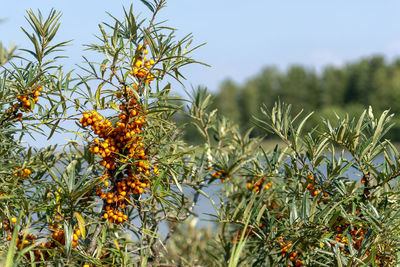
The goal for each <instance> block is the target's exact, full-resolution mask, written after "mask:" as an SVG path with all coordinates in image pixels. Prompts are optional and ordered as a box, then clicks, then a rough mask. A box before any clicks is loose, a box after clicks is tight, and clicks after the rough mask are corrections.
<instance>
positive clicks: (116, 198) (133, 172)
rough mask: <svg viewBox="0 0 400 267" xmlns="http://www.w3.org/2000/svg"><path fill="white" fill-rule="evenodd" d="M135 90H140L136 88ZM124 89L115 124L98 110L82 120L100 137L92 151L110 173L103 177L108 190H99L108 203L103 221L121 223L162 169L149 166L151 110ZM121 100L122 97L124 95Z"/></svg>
mask: <svg viewBox="0 0 400 267" xmlns="http://www.w3.org/2000/svg"><path fill="white" fill-rule="evenodd" d="M133 88H134V89H137V87H136V86H133ZM124 90H125V92H124V100H123V101H122V104H121V105H120V107H119V109H120V114H119V116H118V119H119V120H118V121H117V122H116V123H115V125H113V124H112V123H111V121H109V120H108V119H105V118H103V116H101V115H99V114H98V113H97V112H96V111H92V112H85V113H84V114H83V117H82V118H81V119H80V120H79V122H80V123H81V124H82V126H83V127H89V126H90V127H91V130H92V131H93V132H94V134H96V135H97V136H98V138H95V139H94V140H93V143H94V144H93V145H92V146H91V147H90V148H89V151H91V152H93V153H95V154H98V155H100V156H101V157H102V161H101V162H100V165H101V166H103V167H104V168H105V169H106V170H105V171H104V173H103V175H102V177H101V178H102V181H103V184H104V188H102V187H99V188H98V189H97V190H96V193H97V195H98V196H99V197H100V198H101V199H103V201H104V202H105V204H106V206H105V210H106V212H105V213H104V214H103V218H104V219H106V220H108V221H109V222H111V223H117V224H119V223H122V222H124V221H126V220H127V219H128V216H127V215H126V214H125V213H124V211H125V209H126V207H127V205H129V204H131V203H132V202H131V201H130V197H132V196H134V195H138V194H142V193H144V192H145V189H146V188H148V187H149V186H150V176H151V175H152V174H155V175H157V174H158V169H157V168H156V167H154V166H151V165H150V164H149V163H148V156H147V154H146V148H145V145H144V144H143V142H142V141H143V140H142V134H143V127H144V126H145V125H146V124H147V119H146V114H147V111H144V110H143V107H142V105H141V104H140V103H139V102H138V100H137V99H136V97H135V94H134V93H133V91H132V89H130V90H126V87H124ZM117 97H118V98H121V97H122V94H117ZM123 164H126V167H125V168H124V170H123V171H121V172H120V173H119V174H117V175H116V170H118V168H120V167H121V166H122V165H123ZM103 189H104V190H103Z"/></svg>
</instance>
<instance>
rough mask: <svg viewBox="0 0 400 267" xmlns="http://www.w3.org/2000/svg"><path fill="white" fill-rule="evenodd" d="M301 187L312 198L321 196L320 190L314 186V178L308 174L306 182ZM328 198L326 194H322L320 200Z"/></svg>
mask: <svg viewBox="0 0 400 267" xmlns="http://www.w3.org/2000/svg"><path fill="white" fill-rule="evenodd" d="M303 185H304V186H305V187H306V189H307V190H308V191H309V192H310V193H311V196H312V197H315V196H317V195H319V194H321V189H320V188H318V187H317V186H315V178H314V177H313V176H311V175H310V174H308V175H307V180H306V181H305V182H304V183H303ZM328 196H329V194H328V193H327V192H324V193H322V198H326V197H328Z"/></svg>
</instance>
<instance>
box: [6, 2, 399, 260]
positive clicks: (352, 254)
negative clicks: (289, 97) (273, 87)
mask: <svg viewBox="0 0 400 267" xmlns="http://www.w3.org/2000/svg"><path fill="white" fill-rule="evenodd" d="M142 2H143V3H144V4H145V5H146V6H147V7H148V8H149V10H150V11H151V13H152V16H151V17H150V19H148V20H140V19H139V17H137V16H135V15H134V9H133V7H131V8H130V9H129V10H124V17H123V18H122V19H117V18H115V17H113V16H111V18H110V20H111V21H112V22H111V23H110V22H105V23H102V24H100V25H99V29H100V34H99V36H98V40H99V41H98V43H96V44H90V45H87V48H88V49H89V50H91V51H94V52H96V53H97V54H98V58H99V61H98V62H91V61H89V60H87V59H86V58H85V57H84V59H85V61H86V64H85V65H83V66H81V67H80V70H79V71H77V72H73V71H68V70H64V69H63V67H62V66H60V65H59V63H58V59H59V57H60V56H63V50H62V49H63V47H64V46H65V45H66V44H67V43H68V42H61V43H56V44H53V40H54V36H55V35H56V33H57V30H58V28H59V26H60V23H59V20H60V17H61V16H60V13H57V12H55V11H51V12H50V14H48V16H43V15H42V14H41V13H40V12H38V13H34V12H32V11H28V12H27V21H28V23H29V25H30V26H31V27H32V29H31V31H29V30H26V29H23V31H24V32H25V33H26V35H27V37H28V38H29V39H30V41H31V42H32V49H31V50H30V49H29V48H28V49H20V50H16V49H15V48H11V49H6V48H4V47H3V46H0V62H1V71H0V74H1V75H0V96H1V97H0V140H1V142H0V155H1V156H0V222H1V228H2V231H1V232H0V265H1V266H7V267H8V266H84V267H88V266H332V265H334V266H394V265H396V264H399V263H400V258H399V257H400V255H398V254H399V249H400V239H399V233H400V229H399V225H400V216H398V213H399V192H400V188H399V186H400V183H399V176H400V154H399V152H398V150H397V148H396V147H395V146H394V145H393V144H392V143H391V142H390V141H388V140H386V139H385V138H384V137H385V136H387V132H388V131H389V130H390V128H391V127H392V122H393V118H394V117H393V115H390V113H389V111H387V110H386V111H384V112H382V113H381V114H380V115H379V116H377V117H376V114H374V112H373V111H372V108H369V109H367V110H364V111H363V112H362V113H361V114H360V116H359V117H357V118H352V117H349V116H348V115H345V116H338V117H337V118H335V119H334V120H331V121H329V120H325V121H324V123H323V124H321V123H319V124H318V125H317V126H315V125H314V127H313V128H312V130H310V131H308V130H307V129H306V128H305V125H306V122H307V120H311V119H312V117H313V114H312V113H310V114H305V115H303V114H301V113H298V112H296V111H294V112H292V110H291V106H290V105H286V104H282V103H281V102H277V103H275V104H274V105H273V106H272V107H269V104H268V103H267V104H266V105H263V106H261V109H260V113H258V114H259V116H257V117H256V118H254V121H255V122H256V125H257V126H258V131H259V132H260V133H263V134H265V133H269V134H271V135H274V136H276V137H277V138H279V139H280V140H281V142H280V143H279V145H276V147H275V149H273V150H272V151H265V150H263V149H262V148H261V146H260V143H261V142H262V139H261V138H257V137H252V132H251V130H250V131H247V132H244V134H243V133H242V131H241V130H240V128H239V127H238V126H237V125H235V124H234V123H233V122H232V121H231V120H228V119H226V118H225V117H223V116H221V115H220V114H219V112H218V110H216V109H214V107H215V104H214V103H213V96H212V95H210V94H209V93H208V92H207V90H205V89H201V88H199V89H197V90H194V91H193V92H192V93H191V94H190V95H189V97H188V98H189V99H186V100H185V99H181V98H178V97H176V96H173V95H171V83H169V81H170V80H178V81H180V80H181V78H182V74H181V72H180V71H181V67H184V66H185V65H187V64H192V63H199V62H196V61H195V60H194V59H192V58H191V56H190V55H191V52H192V51H193V49H195V48H196V47H195V48H192V47H191V43H192V38H191V35H188V36H185V37H184V38H183V39H181V40H176V38H175V30H174V29H171V28H169V27H166V26H165V25H164V24H163V23H159V22H157V20H156V18H157V14H158V13H159V12H160V10H161V9H162V8H163V7H164V6H165V1H164V0H154V1H153V2H149V1H142ZM31 32H32V33H31ZM16 53H19V54H18V57H16V56H15V55H16ZM30 56H32V57H33V58H29V57H30ZM228 96H230V97H234V96H235V94H228ZM251 97H252V95H251V94H249V95H248V96H247V97H246V98H244V99H245V100H247V99H250V98H251ZM217 101H218V98H217ZM182 103H184V104H182ZM217 103H218V102H217ZM232 111H233V110H232ZM177 117H178V118H179V117H181V118H182V117H183V118H185V119H184V120H183V121H185V122H186V123H187V124H190V125H191V126H192V129H194V131H196V135H195V136H196V138H197V139H198V140H197V144H196V145H189V144H188V143H186V142H185V141H184V134H185V132H184V131H185V129H187V125H178V124H177V123H176V118H177ZM71 122H72V123H73V125H74V126H71ZM74 127H75V128H74ZM56 132H59V133H67V132H68V133H74V134H75V135H76V138H75V139H74V140H69V141H68V143H67V144H66V145H64V146H57V145H54V146H49V147H40V146H38V147H39V148H33V144H32V143H26V142H24V141H25V140H26V137H27V136H28V135H33V133H36V134H40V135H43V136H45V137H47V138H49V139H50V138H51V137H52V136H53V135H54V133H56ZM32 142H33V141H32ZM211 186H214V187H217V188H219V190H218V194H217V195H214V196H212V195H209V194H207V192H211V191H210V190H209V188H210V187H211ZM201 197H203V198H204V197H205V198H206V199H208V200H209V201H210V203H211V205H212V206H213V208H214V210H210V211H207V213H208V214H209V215H208V216H209V217H210V218H211V219H210V220H211V221H213V222H214V224H213V226H214V228H212V229H210V228H208V229H207V228H198V227H197V226H196V222H197V220H198V218H197V215H198V214H195V213H194V207H195V206H196V204H197V202H198V201H199V199H200V198H201ZM163 227H164V228H167V231H164V232H163V231H162V230H161V229H162V228H163Z"/></svg>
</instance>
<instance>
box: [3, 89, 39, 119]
mask: <svg viewBox="0 0 400 267" xmlns="http://www.w3.org/2000/svg"><path fill="white" fill-rule="evenodd" d="M41 91H43V88H42V87H41V86H37V87H36V86H32V87H31V89H30V90H29V91H28V92H27V93H25V94H23V95H19V96H17V99H18V103H15V104H13V105H12V107H9V108H8V113H10V115H9V117H8V118H7V119H11V120H13V119H16V120H18V121H22V113H21V112H18V111H20V110H21V111H23V112H26V113H28V112H29V111H31V110H32V104H31V100H32V101H33V103H35V104H36V103H37V102H38V101H39V95H40V92H41Z"/></svg>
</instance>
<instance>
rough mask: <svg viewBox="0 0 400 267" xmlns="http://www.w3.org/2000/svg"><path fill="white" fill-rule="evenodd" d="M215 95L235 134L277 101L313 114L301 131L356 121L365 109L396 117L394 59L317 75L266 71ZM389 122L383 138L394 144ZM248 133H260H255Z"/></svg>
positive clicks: (399, 89) (397, 129)
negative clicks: (326, 122)
mask: <svg viewBox="0 0 400 267" xmlns="http://www.w3.org/2000/svg"><path fill="white" fill-rule="evenodd" d="M215 96H216V99H215V103H214V105H215V107H216V108H218V110H219V111H220V112H221V113H222V114H224V115H225V116H226V117H227V118H229V119H231V120H233V121H235V122H237V123H238V124H239V125H240V127H241V129H249V128H250V127H253V126H254V120H253V116H259V115H260V114H261V111H260V107H261V106H262V105H263V104H265V105H266V106H267V107H268V108H271V107H272V106H273V104H274V102H275V101H277V100H278V99H280V100H281V101H283V102H286V103H291V104H292V105H293V110H294V111H299V110H304V111H305V112H310V111H314V112H315V115H314V116H313V117H312V118H311V120H310V121H309V122H308V123H307V124H306V129H311V128H312V127H313V125H316V124H318V123H319V122H320V118H321V117H324V118H329V119H334V118H335V113H336V114H339V115H342V116H343V115H344V114H346V113H347V114H349V115H350V116H359V115H360V114H361V113H362V111H363V110H364V109H365V108H367V107H368V106H373V107H374V109H375V110H376V111H379V112H382V111H383V110H386V109H390V110H391V112H393V113H394V114H400V103H399V102H398V101H397V100H398V98H399V96H400V60H394V61H392V62H388V61H386V60H385V59H384V57H382V56H373V57H368V58H363V59H360V60H357V61H354V62H351V63H348V64H345V65H344V66H342V67H334V66H328V67H325V68H324V69H323V70H321V71H320V72H316V71H315V70H311V69H309V68H307V67H304V66H301V65H295V66H292V67H290V68H288V70H287V71H280V70H278V69H277V68H274V67H266V68H264V69H263V70H261V71H260V73H259V74H257V75H255V76H254V77H252V78H250V79H249V80H248V81H247V82H246V83H244V84H243V85H240V84H236V83H235V82H234V81H232V80H226V81H225V82H223V83H222V84H221V86H220V88H218V90H217V92H216V93H215ZM396 117H397V116H396ZM394 120H395V121H396V125H395V126H394V128H393V129H392V131H391V132H390V134H389V135H388V137H389V138H391V139H392V140H393V141H396V142H397V141H400V123H399V122H400V121H398V119H397V118H395V119H394ZM253 134H254V135H256V136H260V135H263V134H264V133H263V132H262V131H261V130H259V129H255V131H254V132H253Z"/></svg>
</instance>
